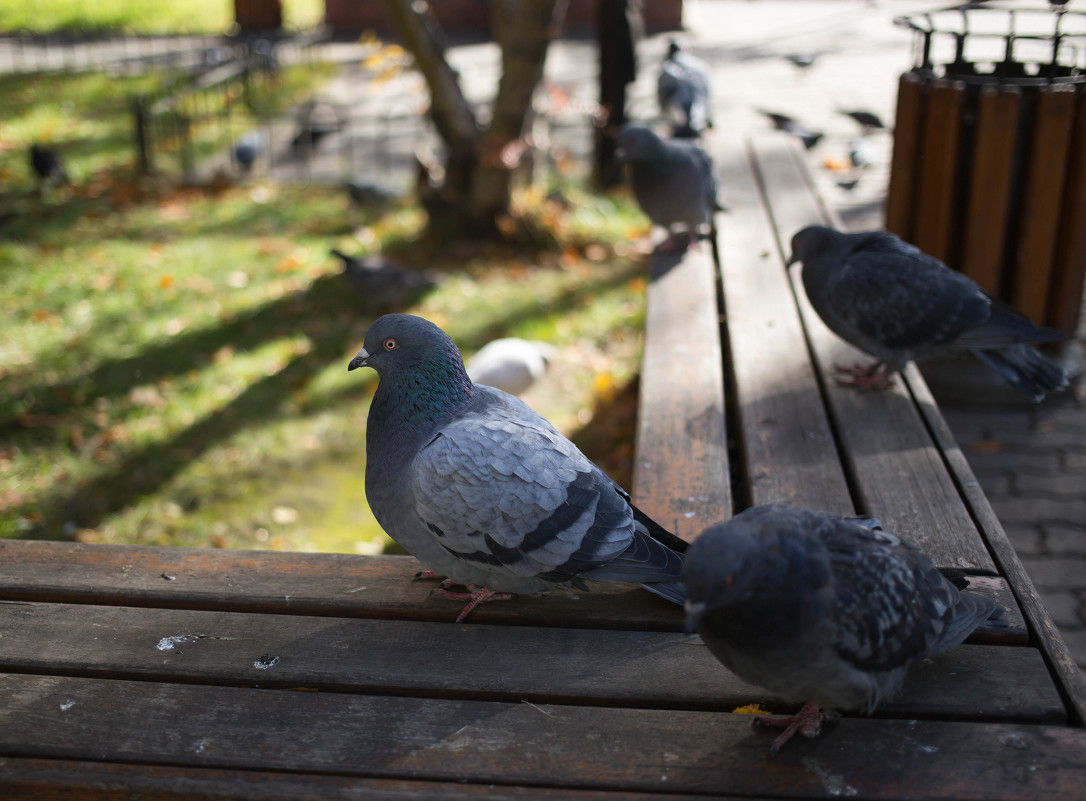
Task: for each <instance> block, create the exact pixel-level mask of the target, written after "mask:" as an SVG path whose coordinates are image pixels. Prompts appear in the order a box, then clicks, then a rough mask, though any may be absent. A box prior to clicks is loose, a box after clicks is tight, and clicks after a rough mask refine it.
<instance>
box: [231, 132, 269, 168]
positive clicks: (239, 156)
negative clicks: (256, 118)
mask: <svg viewBox="0 0 1086 801" xmlns="http://www.w3.org/2000/svg"><path fill="white" fill-rule="evenodd" d="M267 146H268V136H267V134H266V133H265V132H264V131H246V132H245V133H243V134H242V135H241V136H240V137H238V141H237V142H235V143H234V160H235V161H237V163H238V166H239V167H241V170H242V172H246V173H247V172H250V171H251V170H252V169H253V164H255V163H256V160H257V158H259V157H260V155H261V154H262V153H263V152H264V151H265V149H267Z"/></svg>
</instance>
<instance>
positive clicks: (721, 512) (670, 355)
mask: <svg viewBox="0 0 1086 801" xmlns="http://www.w3.org/2000/svg"><path fill="white" fill-rule="evenodd" d="M650 269H651V281H650V284H649V290H648V310H647V312H646V319H645V353H644V356H643V359H642V367H641V384H640V387H641V389H640V398H639V402H638V415H637V417H638V424H637V444H636V450H637V457H636V460H635V462H634V478H633V485H634V486H633V493H632V494H633V498H634V501H635V503H637V505H638V506H639V507H640V508H641V509H643V510H644V511H645V513H646V514H648V515H649V516H650V517H652V518H653V519H654V520H656V521H657V522H659V523H660V524H661V525H663V526H665V527H667V528H668V529H670V530H671V531H673V532H674V533H676V534H678V535H679V536H680V537H683V538H684V539H687V540H690V539H693V538H694V537H696V536H697V535H698V534H700V533H701V532H702V531H703V530H704V529H705V527H706V526H709V525H711V524H712V523H716V522H719V521H721V520H724V519H726V518H727V517H729V516H730V515H731V511H732V501H731V485H730V478H729V475H728V450H727V435H726V432H725V427H724V367H723V356H722V351H721V345H720V320H719V311H718V309H717V301H716V277H715V267H714V265H713V263H712V258H711V256H710V254H709V249H708V248H707V247H706V246H705V245H704V244H702V245H700V246H699V247H697V248H693V249H691V250H688V251H687V252H686V253H685V254H683V255H682V256H681V257H680V256H677V255H664V254H654V255H653V256H652V259H651V268H650Z"/></svg>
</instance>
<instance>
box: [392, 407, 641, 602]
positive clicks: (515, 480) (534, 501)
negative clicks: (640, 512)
mask: <svg viewBox="0 0 1086 801" xmlns="http://www.w3.org/2000/svg"><path fill="white" fill-rule="evenodd" d="M517 408H518V407H516V406H515V405H513V404H512V403H506V404H504V408H503V407H502V406H493V405H492V406H489V407H487V408H486V410H485V413H482V414H469V415H466V416H463V417H461V418H459V419H457V420H454V421H452V422H450V423H449V424H448V425H446V426H445V427H444V428H443V429H442V430H441V432H440V433H439V434H438V435H437V436H436V437H435V438H434V439H433V440H432V441H431V442H430V443H428V444H427V445H426V446H425V447H424V448H422V449H421V450H420V451H419V454H418V455H417V457H416V458H415V462H414V469H413V476H412V480H413V483H414V494H415V499H416V511H417V513H418V515H419V517H420V518H421V519H422V521H423V522H424V523H425V524H426V526H427V527H428V528H429V529H430V531H431V532H432V533H433V535H434V537H435V539H436V540H437V542H438V543H440V544H441V545H442V547H444V548H445V549H446V550H447V551H449V552H450V553H451V554H453V555H454V556H456V557H458V558H461V559H466V560H469V561H476V562H483V563H487V564H491V565H495V566H497V565H500V566H503V567H504V568H506V569H508V570H509V571H510V572H512V573H514V574H515V575H518V576H542V577H544V578H546V579H548V580H552V581H559V582H561V581H568V580H570V579H571V578H573V577H575V576H577V575H579V574H581V573H585V572H588V571H591V570H593V569H594V568H597V567H599V566H600V565H604V564H607V563H608V562H610V561H611V560H613V559H615V558H616V557H617V556H619V555H620V554H622V553H623V552H624V551H625V550H626V549H627V548H628V547H629V546H630V544H631V543H632V542H633V541H634V539H635V522H634V512H633V509H632V508H631V507H630V505H629V504H628V503H627V501H626V500H625V498H624V497H622V495H620V494H619V493H618V492H616V491H615V488H614V487H613V485H612V483H611V482H610V480H609V479H608V478H607V477H606V476H605V475H604V474H603V473H602V472H601V471H600V470H599V468H597V467H596V466H595V465H593V464H592V463H591V462H590V461H589V460H588V459H587V457H585V456H584V455H583V454H582V453H581V452H580V451H579V450H577V448H576V447H575V446H574V445H573V444H572V443H571V442H569V441H568V440H567V439H565V437H563V436H562V435H561V434H559V433H558V432H557V431H555V430H554V429H553V428H552V427H551V426H550V425H549V424H547V423H546V422H545V421H543V420H542V419H541V418H540V419H539V420H535V419H532V418H527V419H524V417H523V416H522V415H519V414H517V413H516V411H512V412H511V411H510V409H513V410H516V409H517ZM523 409H524V410H528V407H527V406H524V407H523ZM528 411H530V410H528ZM533 415H534V413H533Z"/></svg>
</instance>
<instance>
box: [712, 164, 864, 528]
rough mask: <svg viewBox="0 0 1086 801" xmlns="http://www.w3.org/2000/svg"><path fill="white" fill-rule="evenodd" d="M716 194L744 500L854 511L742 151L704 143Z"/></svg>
mask: <svg viewBox="0 0 1086 801" xmlns="http://www.w3.org/2000/svg"><path fill="white" fill-rule="evenodd" d="M713 158H714V161H715V163H716V165H717V174H718V176H719V178H720V186H721V197H722V200H723V203H724V205H725V207H727V208H728V209H729V213H728V214H727V215H726V216H725V217H724V219H723V225H722V226H721V229H720V232H721V233H720V239H721V244H722V247H721V265H720V269H721V273H722V281H723V287H724V309H725V314H726V318H727V321H728V345H729V348H730V353H731V364H732V370H733V374H734V377H735V393H736V398H735V401H736V404H737V406H738V411H739V419H740V425H741V427H742V440H743V456H744V461H745V467H746V473H747V478H748V481H749V484H750V495H751V497H750V503H751V504H763V503H771V502H774V501H785V502H788V503H794V504H797V505H799V506H808V507H811V508H813V509H821V510H823V511H825V512H828V513H830V514H838V515H849V514H854V513H855V508H854V507H853V504H852V498H851V495H850V494H849V489H848V483H847V481H846V480H845V475H844V473H843V472H842V470H841V461H840V455H839V454H838V452H837V446H836V444H835V442H834V438H833V432H832V431H831V430H830V425H829V421H828V420H827V418H826V413H825V410H824V408H823V405H822V398H821V392H820V390H819V387H818V382H817V379H816V377H815V373H814V368H813V367H812V366H811V362H810V355H809V353H808V350H807V342H806V340H805V339H804V336H803V328H802V326H801V324H800V321H799V316H798V315H797V313H796V306H795V303H794V301H793V300H792V293H791V288H790V286H789V284H788V278H787V275H786V274H785V272H784V271H783V269H781V260H780V256H779V252H778V249H777V242H776V240H775V239H774V237H773V233H772V231H771V230H770V228H769V222H768V220H767V219H766V216H765V212H764V211H763V209H762V207H761V204H760V203H759V202H758V188H757V186H756V185H755V182H754V178H753V175H752V174H751V168H750V163H749V161H748V159H747V154H746V152H745V151H744V150H743V149H742V148H741V147H740V146H738V145H736V144H721V145H719V146H718V147H716V148H714V152H713Z"/></svg>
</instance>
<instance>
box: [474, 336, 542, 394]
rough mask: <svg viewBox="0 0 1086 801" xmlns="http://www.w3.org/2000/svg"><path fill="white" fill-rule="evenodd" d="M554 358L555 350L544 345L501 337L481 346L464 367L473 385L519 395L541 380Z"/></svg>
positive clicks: (517, 338) (515, 338)
mask: <svg viewBox="0 0 1086 801" xmlns="http://www.w3.org/2000/svg"><path fill="white" fill-rule="evenodd" d="M557 356H558V350H557V348H555V347H554V346H553V345H550V344H548V343H546V342H530V341H528V340H526V339H520V338H519V337H502V338H501V339H495V340H491V341H490V342H488V343H486V344H485V345H483V347H482V348H480V349H479V352H478V353H476V354H475V355H474V356H472V357H471V358H470V359H468V361H467V364H466V367H467V371H468V376H470V377H471V380H472V381H473V382H475V383H476V384H486V385H487V386H488V387H495V388H496V389H500V390H501V391H502V392H508V393H509V394H510V395H520V394H521V393H522V392H524V391H525V390H527V389H528V387H530V386H531V385H532V384H534V383H535V382H536V381H538V380H539V379H540V378H542V377H543V375H544V374H545V373H546V372H547V366H548V365H549V364H550V363H551V362H552V361H554V359H555V357H557Z"/></svg>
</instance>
